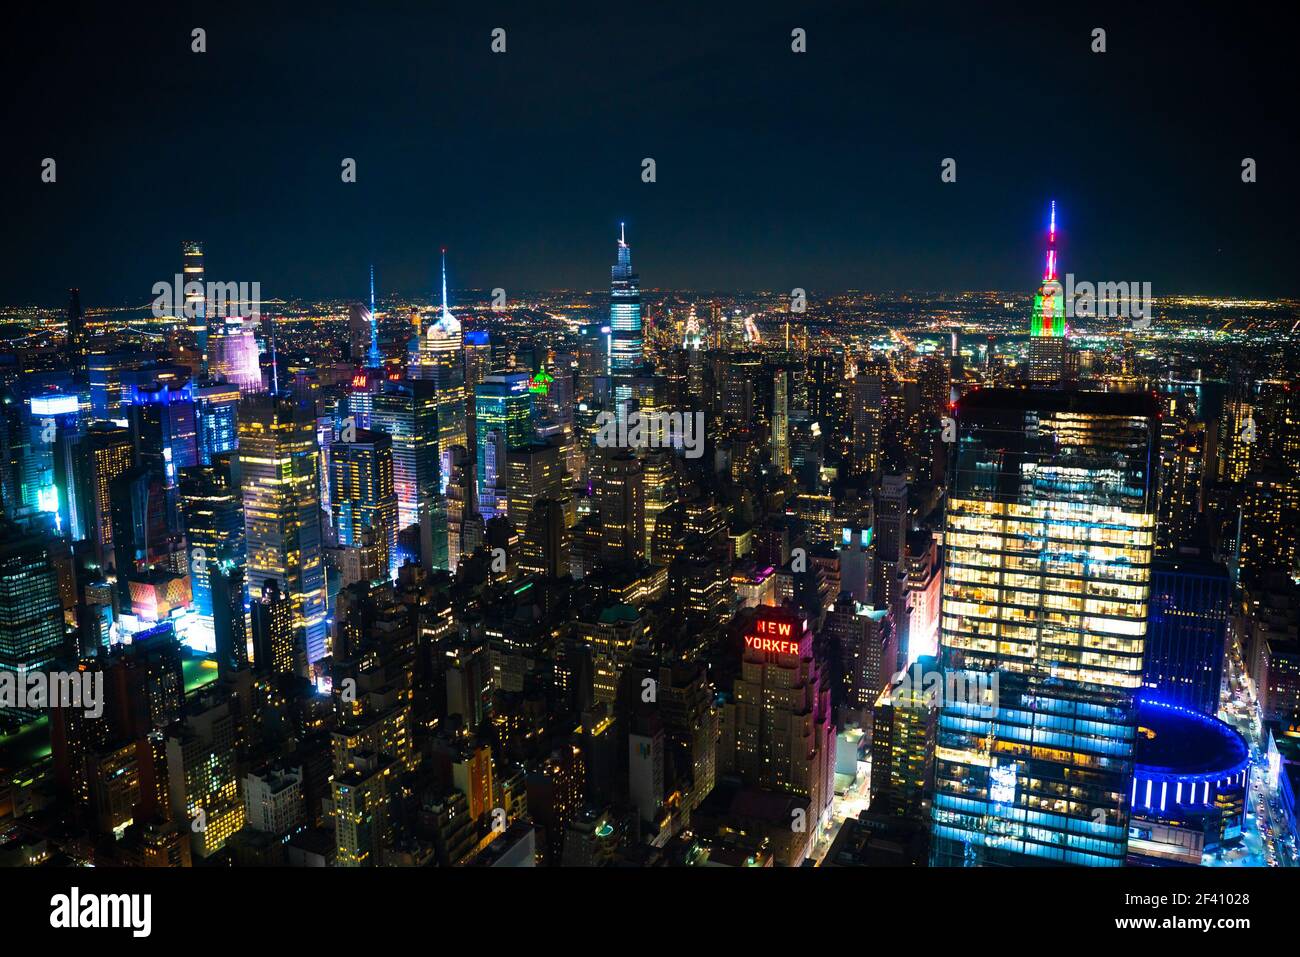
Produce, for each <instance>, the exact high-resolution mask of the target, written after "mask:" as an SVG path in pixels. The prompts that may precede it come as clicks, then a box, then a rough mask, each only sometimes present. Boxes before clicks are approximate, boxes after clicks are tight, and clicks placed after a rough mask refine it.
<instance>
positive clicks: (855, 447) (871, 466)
mask: <svg viewBox="0 0 1300 957" xmlns="http://www.w3.org/2000/svg"><path fill="white" fill-rule="evenodd" d="M847 390H848V392H849V394H850V395H851V396H852V397H853V406H852V412H851V413H850V415H851V419H850V436H851V439H850V443H851V448H852V452H853V471H854V474H855V475H859V476H870V475H873V474H875V472H876V470H877V469H878V468H879V467H880V444H881V441H880V440H881V430H882V428H883V425H884V420H883V417H882V409H883V408H884V404H885V399H884V391H885V390H884V382H883V381H882V380H881V378H880V376H879V375H876V374H874V373H866V372H863V373H861V374H859V375H856V376H854V377H853V379H852V380H851V381H850V382H849V384H848V387H847Z"/></svg>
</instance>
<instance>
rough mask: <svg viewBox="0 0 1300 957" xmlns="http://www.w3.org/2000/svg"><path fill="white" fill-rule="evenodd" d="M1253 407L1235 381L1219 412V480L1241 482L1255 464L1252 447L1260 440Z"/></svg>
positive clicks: (1242, 387) (1241, 387) (1243, 388)
mask: <svg viewBox="0 0 1300 957" xmlns="http://www.w3.org/2000/svg"><path fill="white" fill-rule="evenodd" d="M1259 437H1260V436H1259V428H1258V425H1257V424H1256V422H1255V407H1254V405H1253V404H1252V403H1251V401H1250V398H1249V397H1248V396H1247V395H1246V394H1245V387H1244V386H1241V385H1238V386H1237V387H1236V389H1235V390H1234V392H1233V394H1230V395H1228V396H1225V397H1224V400H1223V408H1222V410H1221V411H1220V413H1219V421H1218V433H1217V439H1218V441H1217V448H1218V463H1217V464H1218V477H1219V480H1220V481H1222V482H1240V481H1241V480H1242V479H1244V478H1245V477H1246V474H1247V473H1248V472H1250V470H1251V469H1253V468H1254V467H1255V447H1256V443H1257V441H1258V440H1259Z"/></svg>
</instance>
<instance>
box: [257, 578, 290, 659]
mask: <svg viewBox="0 0 1300 957" xmlns="http://www.w3.org/2000/svg"><path fill="white" fill-rule="evenodd" d="M250 611H251V614H250V616H249V619H250V622H251V625H252V637H253V667H254V670H255V671H256V672H257V673H258V674H259V675H289V674H293V673H294V670H295V665H296V662H295V660H294V659H295V657H296V651H297V649H296V646H295V644H294V633H293V603H292V602H290V601H289V598H288V596H287V595H285V594H283V593H282V592H281V591H280V585H279V583H278V582H277V581H276V580H275V579H273V578H268V579H267V580H266V582H265V583H264V584H263V585H262V588H261V593H260V594H254V595H252V601H251V603H250Z"/></svg>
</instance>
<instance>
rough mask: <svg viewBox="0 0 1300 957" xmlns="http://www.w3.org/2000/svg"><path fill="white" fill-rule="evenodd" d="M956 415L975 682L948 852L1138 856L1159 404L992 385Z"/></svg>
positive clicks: (950, 763)
mask: <svg viewBox="0 0 1300 957" xmlns="http://www.w3.org/2000/svg"><path fill="white" fill-rule="evenodd" d="M954 415H955V417H956V420H957V443H956V446H955V453H954V460H953V462H952V464H951V467H950V479H949V490H950V491H949V495H948V503H947V515H946V519H945V530H944V539H943V540H944V581H943V605H942V613H941V623H940V667H941V668H942V669H943V670H944V671H945V672H947V673H948V674H949V675H951V676H953V677H954V678H955V679H959V680H960V681H961V686H962V687H963V688H966V689H968V690H969V689H974V690H973V691H970V693H965V694H961V695H958V694H951V695H946V696H945V700H944V702H943V707H942V709H941V711H940V715H939V731H938V741H937V748H938V751H937V761H936V772H935V797H934V806H933V815H932V839H933V840H932V855H931V863H933V864H935V865H997V864H1006V865H1033V864H1038V865H1043V864H1053V863H1056V864H1079V865H1093V866H1120V865H1122V864H1123V863H1124V857H1125V853H1126V849H1127V839H1128V838H1127V835H1128V814H1129V806H1128V790H1129V784H1130V783H1131V780H1132V775H1133V757H1134V742H1135V739H1136V735H1137V723H1136V710H1135V704H1134V702H1135V692H1136V690H1137V689H1138V688H1139V687H1140V686H1141V682H1142V666H1143V653H1144V650H1145V638H1146V631H1147V613H1148V604H1149V597H1150V583H1151V560H1152V552H1153V550H1154V544H1155V542H1154V536H1155V505H1156V503H1155V483H1154V478H1155V471H1156V455H1157V447H1156V441H1157V439H1156V435H1157V433H1156V430H1157V428H1158V426H1157V418H1158V412H1157V409H1156V405H1155V402H1154V401H1153V400H1152V399H1151V397H1150V396H1149V395H1146V394H1141V395H1135V394H1131V393H1130V394H1120V393H1086V392H1035V391H1022V390H1012V389H983V390H979V391H976V392H972V393H970V394H968V395H967V396H965V397H964V398H963V399H962V400H961V401H960V402H959V403H958V406H957V408H956V410H955V413H954ZM994 679H996V681H997V683H996V684H994ZM955 684H956V681H954V685H955Z"/></svg>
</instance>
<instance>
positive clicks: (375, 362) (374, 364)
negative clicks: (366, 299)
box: [366, 263, 383, 369]
mask: <svg viewBox="0 0 1300 957" xmlns="http://www.w3.org/2000/svg"><path fill="white" fill-rule="evenodd" d="M366 359H367V364H368V365H369V366H370V367H371V368H372V369H378V368H379V367H380V365H382V364H383V363H382V360H381V358H380V355H379V318H378V316H376V315H375V264H374V263H371V264H370V354H369V355H368V356H367V357H366Z"/></svg>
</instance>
